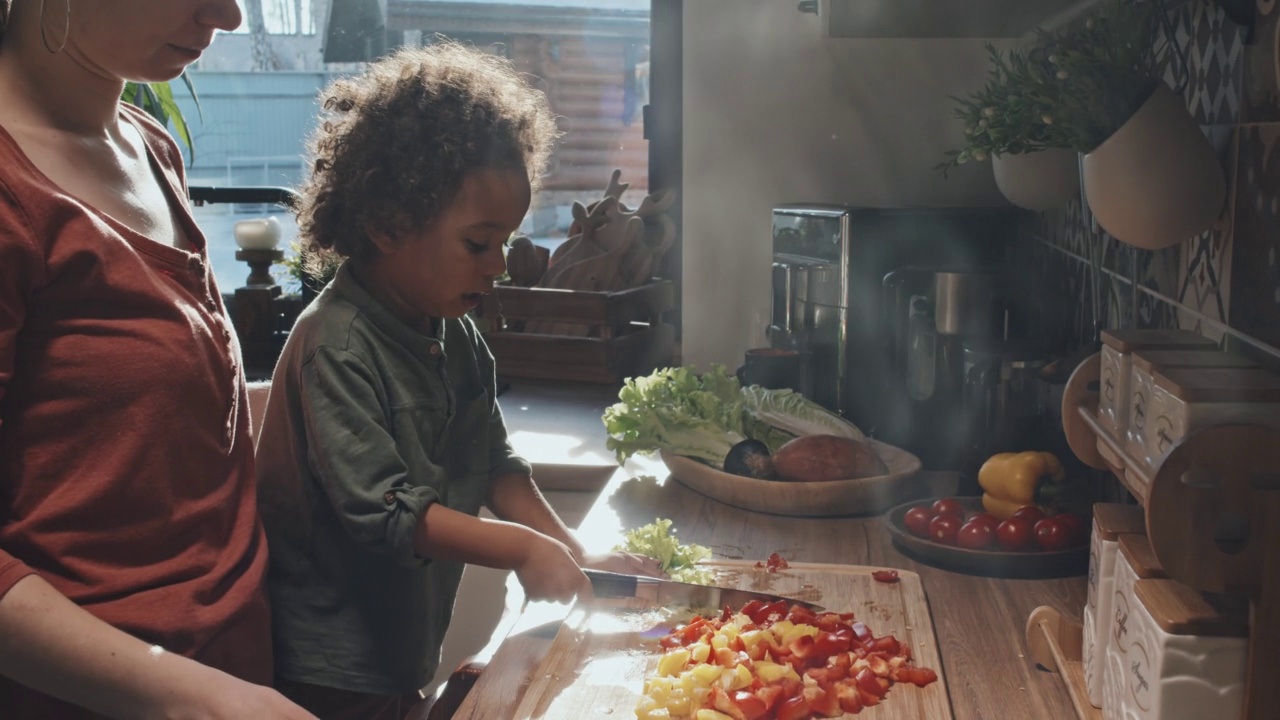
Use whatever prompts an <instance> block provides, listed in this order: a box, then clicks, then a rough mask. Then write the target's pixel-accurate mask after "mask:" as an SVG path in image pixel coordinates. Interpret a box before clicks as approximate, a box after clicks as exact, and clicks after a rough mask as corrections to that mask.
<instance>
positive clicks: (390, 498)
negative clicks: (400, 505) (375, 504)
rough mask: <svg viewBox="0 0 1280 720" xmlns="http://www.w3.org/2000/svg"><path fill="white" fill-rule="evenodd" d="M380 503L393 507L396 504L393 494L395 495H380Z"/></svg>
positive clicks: (391, 493)
mask: <svg viewBox="0 0 1280 720" xmlns="http://www.w3.org/2000/svg"><path fill="white" fill-rule="evenodd" d="M382 502H384V503H386V504H388V505H395V504H396V494H395V493H393V492H389V493H383V495H382Z"/></svg>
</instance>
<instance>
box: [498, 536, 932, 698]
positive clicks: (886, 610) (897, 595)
mask: <svg viewBox="0 0 1280 720" xmlns="http://www.w3.org/2000/svg"><path fill="white" fill-rule="evenodd" d="M707 567H709V568H712V569H714V570H715V571H716V573H717V577H718V580H717V584H719V585H723V586H725V587H737V588H740V589H743V590H757V591H760V592H769V593H773V594H777V595H785V596H788V597H794V598H797V599H800V600H807V601H810V602H814V603H817V604H819V605H822V606H824V607H825V608H826V609H827V610H830V611H833V612H852V613H854V614H855V615H856V617H857V618H858V619H859V620H861V621H863V622H865V623H866V624H867V625H868V626H869V627H870V628H871V630H872V632H873V633H875V635H877V636H881V635H893V636H895V637H897V638H898V640H900V641H902V642H906V643H908V644H910V646H911V651H912V654H913V656H914V663H915V664H916V665H920V666H923V667H928V668H933V669H934V670H935V671H937V673H938V680H937V682H934V683H931V684H930V685H929V686H928V687H924V688H918V687H916V686H914V685H911V684H909V683H906V684H902V683H899V684H895V685H894V686H893V689H891V690H890V691H889V696H888V697H887V698H886V699H885V701H884V702H883V703H882V704H880V705H878V706H876V707H872V708H866V709H864V710H863V711H862V712H861V713H859V714H858V715H856V716H854V715H846V717H849V718H853V717H858V718H861V719H863V720H867V719H871V720H921V719H927V720H952V718H953V715H952V713H951V702H950V699H949V698H948V696H947V685H946V677H945V675H944V674H943V670H942V662H941V659H940V658H939V655H938V641H937V638H936V637H935V636H934V633H933V620H932V618H931V617H930V615H929V604H928V602H927V601H926V600H925V596H924V589H923V588H922V587H921V585H920V576H919V575H917V574H915V573H913V572H908V571H905V570H899V571H898V576H899V578H900V581H899V582H897V583H893V584H887V583H881V582H877V581H875V580H873V579H872V577H871V573H872V572H873V571H875V570H879V569H881V568H873V567H862V566H854V565H823V564H816V563H796V564H794V565H792V566H791V567H790V568H789V569H787V570H782V571H780V572H777V573H770V572H766V571H764V570H756V569H755V568H754V563H751V562H746V561H718V562H715V563H711V564H709V565H707ZM670 618H671V611H670V610H668V609H664V608H653V607H647V606H645V605H643V604H641V603H640V602H639V601H636V600H630V601H627V600H622V601H614V600H610V601H597V603H596V604H595V605H594V606H591V607H581V606H580V607H577V608H574V610H573V611H572V612H571V613H570V614H569V617H568V619H566V620H565V623H564V625H563V626H561V628H560V631H559V632H558V633H557V634H556V638H555V641H554V642H553V643H552V645H551V649H550V650H549V651H548V652H547V655H546V657H545V658H544V659H543V661H542V663H541V665H540V666H539V667H538V669H537V671H535V672H534V674H533V678H534V679H533V681H532V682H531V683H530V685H529V689H528V690H527V691H526V692H525V695H524V699H523V700H522V701H521V702H520V705H519V707H518V708H517V710H516V713H515V715H514V717H515V718H517V719H518V720H580V719H582V718H611V719H615V720H616V719H625V718H634V717H635V714H634V709H635V706H636V703H637V701H638V700H639V699H640V697H641V692H642V690H643V689H644V680H645V678H646V677H648V676H649V675H651V674H653V673H654V671H655V669H656V668H657V665H658V657H659V656H660V655H661V654H662V650H661V648H659V647H658V640H659V639H660V638H661V637H662V635H663V634H665V633H664V632H663V630H662V629H655V628H669V627H670V625H671V622H670Z"/></svg>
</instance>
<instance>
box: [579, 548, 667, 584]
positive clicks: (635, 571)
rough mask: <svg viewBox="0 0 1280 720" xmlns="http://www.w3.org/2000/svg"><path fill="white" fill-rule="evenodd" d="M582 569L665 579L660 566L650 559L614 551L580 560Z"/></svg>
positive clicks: (665, 575)
mask: <svg viewBox="0 0 1280 720" xmlns="http://www.w3.org/2000/svg"><path fill="white" fill-rule="evenodd" d="M582 567H584V568H590V569H592V570H603V571H605V572H612V573H621V574H623V575H644V576H647V577H656V578H665V577H667V574H666V573H664V572H662V565H661V564H660V563H659V562H658V561H657V560H654V559H653V558H651V557H647V556H645V555H638V554H636V553H629V552H622V551H615V552H611V553H603V554H601V555H588V556H586V557H585V558H583V559H582Z"/></svg>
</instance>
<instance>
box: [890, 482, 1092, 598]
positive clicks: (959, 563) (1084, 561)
mask: <svg viewBox="0 0 1280 720" xmlns="http://www.w3.org/2000/svg"><path fill="white" fill-rule="evenodd" d="M936 499H937V498H930V499H928V500H913V501H911V502H908V503H903V504H901V505H899V506H897V507H895V508H893V509H892V510H890V511H889V512H888V513H887V514H886V515H885V526H886V527H887V528H888V529H889V534H890V535H891V536H892V537H893V544H894V545H895V546H896V547H897V548H898V550H900V551H902V554H903V555H906V556H907V557H909V558H911V559H912V560H915V561H916V562H922V563H924V564H926V565H932V566H934V567H939V568H942V569H944V570H952V571H954V572H960V573H968V574H969V575H983V576H986V577H1002V578H1027V579H1029V578H1055V577H1071V576H1073V575H1083V574H1085V572H1087V571H1088V569H1089V543H1088V542H1083V543H1081V544H1079V545H1077V546H1075V547H1073V548H1068V549H1066V550H1054V551H1048V552H1046V551H1043V550H1035V551H1029V552H1007V551H1004V550H967V549H965V548H962V547H957V546H955V545H943V544H941V543H936V542H934V541H932V540H929V539H927V538H922V537H919V536H917V535H912V534H911V532H910V531H908V530H907V526H906V525H904V524H903V522H902V518H903V516H905V515H906V514H907V511H908V510H910V509H911V508H913V507H916V506H918V505H924V506H926V507H927V506H928V505H931V504H932V503H933V501H934V500H936ZM956 499H957V500H959V501H960V502H961V504H963V505H964V507H965V510H967V511H968V512H969V513H970V514H973V513H980V512H983V509H982V499H981V498H976V497H960V498H956ZM966 517H967V516H966Z"/></svg>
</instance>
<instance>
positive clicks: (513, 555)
mask: <svg viewBox="0 0 1280 720" xmlns="http://www.w3.org/2000/svg"><path fill="white" fill-rule="evenodd" d="M552 517H554V515H553V516H552ZM561 527H562V528H563V525H562V526H561ZM413 547H414V551H415V552H417V554H418V555H420V556H422V557H428V558H434V559H441V560H455V561H458V562H465V563H472V564H476V565H484V566H486V567H492V568H504V569H511V570H515V571H516V576H517V577H518V578H519V580H520V584H521V585H522V586H523V587H524V589H525V592H526V593H528V594H529V596H530V597H531V598H533V599H534V600H546V599H550V600H559V601H561V602H568V601H570V600H572V599H573V596H574V595H578V596H580V597H589V596H590V595H591V583H590V581H588V580H587V576H586V575H583V574H582V571H581V570H579V569H578V563H577V560H576V559H575V556H574V554H573V552H572V551H571V550H570V549H569V548H568V547H566V546H565V544H564V543H563V542H561V541H560V540H558V539H557V538H554V537H550V536H548V535H546V534H543V533H540V532H537V531H536V530H534V529H530V528H529V527H526V526H524V525H520V524H516V523H509V522H503V521H501V520H486V519H483V518H477V517H473V516H471V515H468V514H467V513H461V512H458V511H457V510H451V509H449V508H447V507H445V506H443V505H441V504H439V503H433V504H431V505H430V506H429V507H428V508H427V511H426V512H425V513H423V515H422V518H421V520H420V521H419V522H418V524H417V526H416V527H415V528H414V534H413ZM578 547H579V549H581V546H578Z"/></svg>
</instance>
